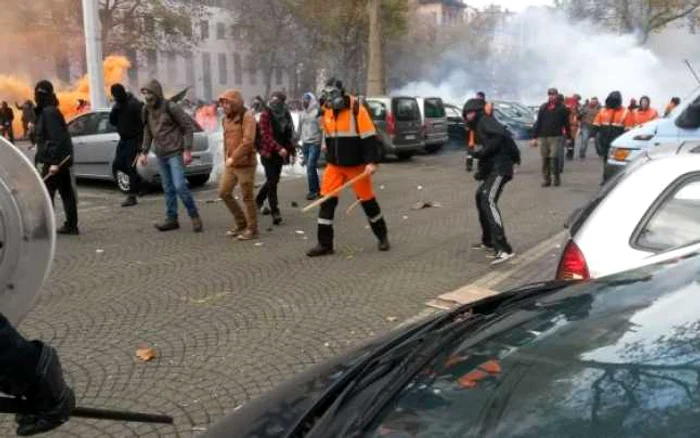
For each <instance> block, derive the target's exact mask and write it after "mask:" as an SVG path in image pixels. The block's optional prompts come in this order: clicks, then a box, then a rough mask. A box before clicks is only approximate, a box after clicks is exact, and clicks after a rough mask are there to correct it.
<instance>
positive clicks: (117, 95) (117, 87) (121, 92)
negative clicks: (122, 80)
mask: <svg viewBox="0 0 700 438" xmlns="http://www.w3.org/2000/svg"><path fill="white" fill-rule="evenodd" d="M110 90H111V92H112V97H114V100H115V101H117V102H122V101H124V100H126V88H124V86H123V85H122V84H114V85H112V88H111V89H110Z"/></svg>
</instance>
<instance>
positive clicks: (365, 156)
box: [307, 79, 389, 257]
mask: <svg viewBox="0 0 700 438" xmlns="http://www.w3.org/2000/svg"><path fill="white" fill-rule="evenodd" d="M322 105H323V108H324V109H323V115H322V119H321V127H322V129H323V134H324V148H325V151H326V161H327V163H328V164H327V165H326V170H325V172H324V173H323V181H322V183H321V196H327V195H328V194H330V193H332V192H333V191H334V190H336V189H338V188H339V187H341V186H342V185H343V184H345V183H346V182H348V181H350V180H352V179H354V178H356V177H358V176H360V175H364V177H363V178H360V179H359V180H358V181H357V182H355V183H354V184H353V186H352V188H353V190H354V191H355V195H356V196H357V198H358V199H359V200H360V202H361V204H362V208H363V209H364V211H365V214H366V215H367V218H368V219H369V225H370V227H371V228H372V232H374V235H375V236H377V239H379V250H380V251H388V250H389V238H388V235H387V234H388V233H387V226H386V222H385V221H384V217H383V216H382V212H381V209H380V208H379V204H378V203H377V199H376V198H375V196H374V190H373V189H372V179H371V175H372V174H374V173H375V172H376V171H377V162H378V161H379V157H380V147H381V144H380V143H379V141H380V140H379V138H378V137H377V132H376V130H375V127H374V123H373V122H372V119H371V118H370V115H369V112H368V111H367V108H366V107H365V106H364V105H361V104H360V102H358V101H357V99H356V98H354V97H352V96H349V95H347V94H346V93H345V89H344V88H343V83H342V82H340V81H339V80H336V79H331V80H329V81H328V82H327V83H326V87H325V88H324V90H323V95H322ZM337 206H338V197H337V195H336V196H333V197H331V198H330V199H328V200H327V201H325V202H324V203H323V204H321V210H320V211H319V214H318V244H317V245H316V246H315V247H314V248H312V249H310V250H309V251H308V252H307V255H308V256H309V257H318V256H324V255H329V254H333V218H334V216H335V209H336V207H337Z"/></svg>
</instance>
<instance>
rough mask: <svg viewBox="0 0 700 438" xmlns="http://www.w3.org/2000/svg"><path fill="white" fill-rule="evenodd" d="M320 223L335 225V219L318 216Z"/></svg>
mask: <svg viewBox="0 0 700 438" xmlns="http://www.w3.org/2000/svg"><path fill="white" fill-rule="evenodd" d="M318 224H319V225H333V219H323V218H318Z"/></svg>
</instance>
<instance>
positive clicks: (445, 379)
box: [202, 245, 700, 438]
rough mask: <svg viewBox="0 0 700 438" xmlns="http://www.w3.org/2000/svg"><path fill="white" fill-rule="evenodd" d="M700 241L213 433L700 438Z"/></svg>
mask: <svg viewBox="0 0 700 438" xmlns="http://www.w3.org/2000/svg"><path fill="white" fill-rule="evenodd" d="M699 250H700V245H695V246H693V247H690V248H687V250H685V251H684V252H683V253H679V252H676V253H675V254H669V255H667V256H663V257H657V258H656V259H655V260H653V263H651V264H649V263H644V264H643V265H642V266H639V267H637V268H636V269H633V270H630V271H626V272H624V273H620V274H618V275H614V276H609V277H605V278H601V279H597V280H593V281H591V282H573V283H572V282H551V283H539V284H534V285H530V286H526V287H522V288H519V289H515V290H511V291H509V292H505V293H502V294H499V295H495V296H492V297H489V298H486V299H484V300H481V301H478V302H476V303H473V304H468V305H465V306H461V307H458V308H457V309H455V310H453V311H450V312H446V313H441V314H438V315H437V316H435V317H432V318H429V319H427V320H424V321H423V322H421V323H416V324H413V325H409V326H407V327H404V328H400V329H398V330H397V331H395V332H393V333H390V334H389V335H386V336H384V337H382V338H379V339H376V340H374V341H371V342H370V343H368V344H367V345H365V346H363V347H361V348H359V349H357V350H355V351H352V352H350V353H347V354H345V355H343V356H340V357H337V358H335V359H332V360H331V361H329V362H327V363H325V364H322V365H320V366H316V367H314V368H312V369H310V370H308V371H306V372H304V373H303V374H301V375H298V376H297V377H296V378H294V379H292V380H291V381H288V382H287V383H285V384H283V385H282V386H280V387H278V388H277V389H275V390H273V391H271V392H269V393H267V394H265V395H263V396H261V397H259V398H256V399H254V400H253V401H250V402H248V403H247V404H245V405H243V406H242V407H241V408H240V409H237V411H236V412H235V413H233V414H231V415H230V416H229V417H227V418H225V419H223V420H222V421H220V422H219V423H218V424H215V425H214V426H212V427H211V428H210V429H209V430H208V431H207V432H206V433H204V434H203V435H202V437H203V438H230V437H237V438H253V437H295V438H297V437H298V438H301V437H305V438H327V437H338V438H344V437H372V438H379V437H397V438H398V437H466V438H471V437H473V438H477V437H478V438H481V437H499V438H515V437H518V438H555V437H556V438H566V437H577V438H599V437H616V438H626V437H638V436H640V431H643V432H642V433H641V435H644V436H654V437H682V438H686V437H687V438H690V437H695V436H697V425H698V424H699V423H700V401H699V400H700V398H698V397H697V394H698V393H700V383H699V381H698V374H699V373H700V368H699V367H698V365H697V364H698V361H700V348H699V347H698V346H699V345H700V331H698V330H697V327H698V325H700V316H698V315H699V314H700V300H698V295H699V294H700V282H698V281H697V278H698V272H699V271H700V255H699V254H700V252H699Z"/></svg>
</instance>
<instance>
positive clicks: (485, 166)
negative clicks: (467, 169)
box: [464, 99, 520, 265]
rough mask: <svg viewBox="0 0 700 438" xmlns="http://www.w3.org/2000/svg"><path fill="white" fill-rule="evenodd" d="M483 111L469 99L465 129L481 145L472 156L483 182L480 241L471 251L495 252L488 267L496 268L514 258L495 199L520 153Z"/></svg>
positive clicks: (478, 202) (479, 203) (479, 205)
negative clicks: (477, 165) (478, 162)
mask: <svg viewBox="0 0 700 438" xmlns="http://www.w3.org/2000/svg"><path fill="white" fill-rule="evenodd" d="M484 108H485V103H484V101H483V100H479V99H470V100H468V101H467V103H466V104H465V105H464V113H465V118H466V122H467V125H468V127H469V129H470V130H473V131H474V132H475V133H476V142H477V144H481V145H483V148H481V149H478V150H475V151H474V152H473V154H474V157H475V158H477V159H479V160H480V166H479V170H480V172H479V173H480V174H482V175H480V177H481V178H483V179H482V182H481V184H480V185H479V188H478V189H477V191H476V207H477V209H478V211H479V222H480V223H481V233H482V234H481V236H482V237H481V243H479V244H476V245H474V249H484V250H492V251H495V253H496V254H495V258H494V260H493V261H492V262H491V264H493V265H498V264H500V263H503V262H505V261H507V260H509V259H511V258H513V257H515V253H514V252H513V248H511V246H510V244H508V240H507V239H506V234H505V229H504V227H503V219H502V218H501V213H500V211H499V210H498V199H499V198H500V196H501V193H502V192H503V187H504V186H505V185H506V183H507V182H508V181H510V180H511V179H513V165H514V164H519V163H520V151H519V149H518V146H517V145H516V144H515V142H514V141H513V138H512V136H511V134H510V133H509V132H508V130H507V129H506V128H505V126H503V125H502V124H501V123H500V122H498V120H496V119H495V118H494V117H493V116H491V115H488V114H486V113H485V111H484Z"/></svg>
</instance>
